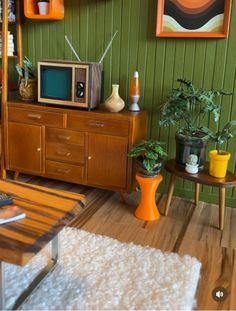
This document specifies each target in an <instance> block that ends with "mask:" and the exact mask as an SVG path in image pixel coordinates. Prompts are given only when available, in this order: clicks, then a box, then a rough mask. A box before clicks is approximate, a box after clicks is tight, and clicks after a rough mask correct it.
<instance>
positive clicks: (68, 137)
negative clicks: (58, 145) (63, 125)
mask: <svg viewBox="0 0 236 311" xmlns="http://www.w3.org/2000/svg"><path fill="white" fill-rule="evenodd" d="M57 138H58V139H61V140H70V139H71V137H70V136H65V135H57Z"/></svg>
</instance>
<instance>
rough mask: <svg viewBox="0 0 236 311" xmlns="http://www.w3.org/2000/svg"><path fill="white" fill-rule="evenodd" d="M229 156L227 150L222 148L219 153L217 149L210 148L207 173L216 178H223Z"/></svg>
mask: <svg viewBox="0 0 236 311" xmlns="http://www.w3.org/2000/svg"><path fill="white" fill-rule="evenodd" d="M230 156H231V154H230V153H229V152H227V151H223V150H222V151H221V152H220V154H218V153H217V150H211V151H210V152H209V158H210V167H209V174H210V175H211V176H213V177H216V178H224V177H225V175H226V172H227V167H228V161H229V159H230Z"/></svg>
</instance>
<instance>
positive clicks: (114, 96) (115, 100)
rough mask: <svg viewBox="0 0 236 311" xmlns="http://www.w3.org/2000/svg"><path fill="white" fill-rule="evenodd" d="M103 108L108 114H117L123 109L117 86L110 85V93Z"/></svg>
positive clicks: (123, 105)
mask: <svg viewBox="0 0 236 311" xmlns="http://www.w3.org/2000/svg"><path fill="white" fill-rule="evenodd" d="M104 106H105V108H106V109H107V110H108V111H110V112H119V111H121V110H123V109H124V107H125V103H124V101H123V99H122V98H121V97H120V95H119V85H118V84H112V93H111V95H110V96H109V97H108V98H107V99H106V100H105V103H104Z"/></svg>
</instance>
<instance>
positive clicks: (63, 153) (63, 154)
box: [57, 150, 71, 157]
mask: <svg viewBox="0 0 236 311" xmlns="http://www.w3.org/2000/svg"><path fill="white" fill-rule="evenodd" d="M57 154H58V155H60V156H66V157H69V156H70V155H71V153H70V152H67V151H60V150H58V151H57Z"/></svg>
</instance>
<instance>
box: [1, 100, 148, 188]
mask: <svg viewBox="0 0 236 311" xmlns="http://www.w3.org/2000/svg"><path fill="white" fill-rule="evenodd" d="M7 119H8V121H7V131H6V145H5V156H6V168H7V169H8V170H13V171H15V172H19V173H21V172H22V173H28V174H32V175H38V176H44V177H49V178H54V179H59V180H63V181H68V182H74V183H78V184H83V185H89V186H94V187H99V188H106V189H110V190H115V191H119V192H129V191H131V190H132V186H133V181H134V176H135V165H134V161H133V159H130V158H128V157H127V152H128V150H129V149H130V147H131V146H132V145H133V144H134V143H135V142H136V141H138V140H140V139H145V138H146V136H147V113H146V112H144V111H142V112H138V113H133V112H127V111H124V112H121V113H109V112H104V111H99V110H96V111H90V112H89V111H81V110H75V109H63V108H56V107H49V106H44V105H41V104H36V103H35V104H26V103H23V102H20V101H18V102H8V118H7Z"/></svg>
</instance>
